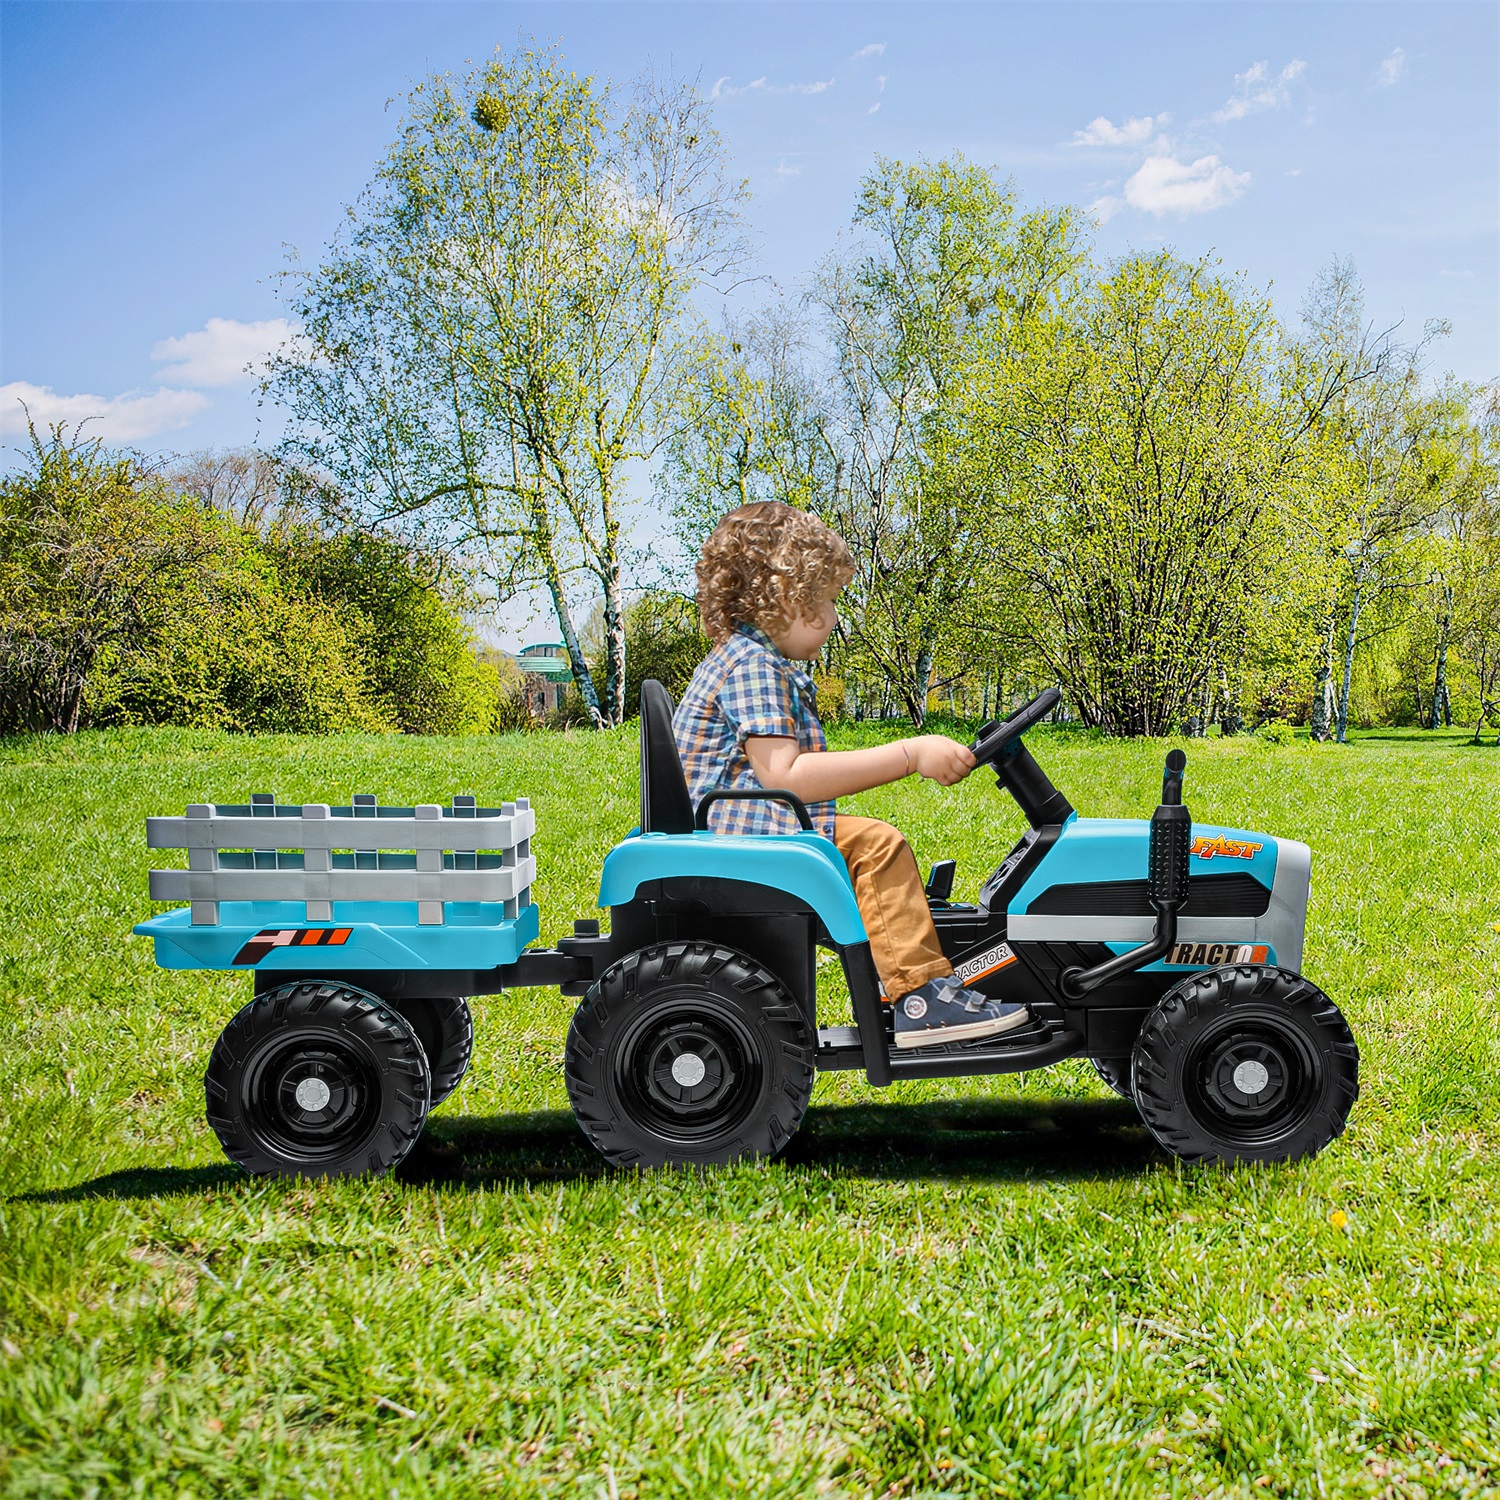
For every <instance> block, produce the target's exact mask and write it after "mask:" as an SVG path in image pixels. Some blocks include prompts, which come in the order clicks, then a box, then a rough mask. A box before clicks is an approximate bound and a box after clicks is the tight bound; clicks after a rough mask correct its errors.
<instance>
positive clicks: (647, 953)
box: [565, 943, 816, 1167]
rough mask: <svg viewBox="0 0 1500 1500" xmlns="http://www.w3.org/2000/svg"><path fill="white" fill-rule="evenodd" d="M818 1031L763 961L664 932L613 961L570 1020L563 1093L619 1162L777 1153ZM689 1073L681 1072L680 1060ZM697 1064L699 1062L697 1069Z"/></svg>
mask: <svg viewBox="0 0 1500 1500" xmlns="http://www.w3.org/2000/svg"><path fill="white" fill-rule="evenodd" d="M815 1046H816V1041H815V1038H814V1037H813V1034H812V1032H811V1030H810V1028H809V1026H808V1023H807V1018H806V1016H805V1015H804V1014H803V1011H802V1007H801V1006H800V1005H798V1004H797V1002H796V1000H795V999H794V998H793V997H792V995H791V994H790V993H789V992H788V990H787V989H786V987H785V986H784V985H783V984H782V983H781V981H780V980H779V979H777V977H776V976H775V975H774V974H773V973H771V971H770V970H769V969H766V968H764V967H763V966H762V965H761V964H759V963H757V962H756V961H755V960H754V959H753V958H749V957H747V956H746V955H745V954H743V953H739V952H736V951H735V950H734V949H733V948H725V947H721V946H719V945H718V944H716V943H663V944H660V945H659V946H656V947H652V948H642V949H640V950H639V951H638V952H635V953H631V954H629V955H627V956H626V957H625V958H623V959H621V960H620V962H619V963H617V964H615V965H614V966H613V967H612V968H610V969H609V970H608V971H607V972H606V973H605V974H604V975H603V977H602V978H600V979H599V980H598V981H597V982H596V983H595V984H594V985H593V986H592V987H591V988H590V990H589V992H588V994H587V995H585V996H584V998H583V1001H582V1003H581V1004H580V1005H579V1007H578V1009H577V1011H576V1012H575V1013H574V1016H573V1024H572V1025H571V1027H569V1029H568V1046H567V1055H566V1069H565V1072H566V1078H567V1085H568V1097H569V1098H570V1099H571V1100H572V1103H573V1112H574V1114H575V1115H576V1116H577V1117H578V1123H579V1125H580V1126H581V1127H582V1128H583V1133H584V1134H585V1135H586V1136H587V1137H588V1138H589V1140H590V1141H592V1142H593V1143H594V1145H595V1146H596V1147H597V1148H598V1149H599V1151H600V1152H601V1153H602V1154H603V1155H604V1156H605V1157H606V1158H607V1159H608V1160H609V1161H610V1162H611V1163H613V1164H614V1165H615V1166H619V1167H687V1166H708V1165H711V1164H722V1163H729V1162H737V1161H744V1160H747V1159H749V1158H753V1157H769V1156H775V1155H776V1154H777V1153H778V1152H779V1151H781V1150H782V1149H783V1148H784V1147H785V1146H786V1144H787V1142H788V1141H790V1140H791V1138H792V1136H793V1135H794V1134H795V1132H796V1130H797V1127H798V1125H800V1124H801V1123H802V1116H803V1114H804V1113H805V1112H806V1110H807V1101H808V1099H809V1097H810V1096H811V1094H812V1086H813V1078H814V1076H815V1073H816V1069H815V1067H814V1064H813V1057H814V1048H815ZM689 1056H690V1057H691V1058H693V1059H696V1061H691V1062H686V1061H684V1062H683V1068H684V1070H685V1072H686V1074H688V1075H691V1074H692V1073H694V1072H698V1077H697V1078H688V1079H686V1080H685V1079H684V1078H682V1077H679V1076H678V1073H677V1071H676V1070H677V1067H678V1063H679V1062H680V1061H683V1060H684V1059H685V1058H688V1057H689ZM700 1069H702V1070H703V1071H701V1072H699V1070H700Z"/></svg>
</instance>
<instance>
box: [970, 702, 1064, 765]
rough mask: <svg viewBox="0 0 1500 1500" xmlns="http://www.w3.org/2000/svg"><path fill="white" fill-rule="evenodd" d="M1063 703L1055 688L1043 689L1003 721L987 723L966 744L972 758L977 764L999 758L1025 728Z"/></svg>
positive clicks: (1031, 725) (1040, 719) (1040, 720)
mask: <svg viewBox="0 0 1500 1500" xmlns="http://www.w3.org/2000/svg"><path fill="white" fill-rule="evenodd" d="M1061 702H1062V694H1061V693H1060V692H1059V691H1058V690H1057V689H1056V688H1055V687H1050V688H1044V689H1043V690H1042V691H1041V692H1040V693H1038V694H1037V695H1036V697H1035V698H1033V699H1032V700H1031V702H1030V703H1028V704H1027V705H1026V707H1025V708H1023V709H1020V710H1019V711H1018V712H1016V713H1014V714H1012V715H1011V717H1010V718H1008V719H1007V720H1006V721H1005V722H1004V723H1003V724H996V723H989V724H986V725H984V727H983V728H982V729H980V731H979V738H978V739H976V740H975V741H974V743H973V744H972V745H970V746H969V750H970V752H971V753H972V754H973V756H974V759H975V760H976V761H978V762H979V764H980V765H985V764H986V763H987V762H990V761H994V760H998V759H999V758H1000V756H1001V755H1002V754H1003V753H1004V751H1005V748H1006V746H1007V745H1009V744H1010V743H1011V742H1012V741H1013V740H1018V739H1020V737H1021V736H1022V735H1023V734H1025V733H1026V731H1027V730H1028V729H1034V728H1035V727H1036V726H1037V725H1038V724H1040V723H1041V722H1042V720H1043V719H1045V718H1046V717H1047V715H1048V714H1050V713H1051V712H1052V710H1053V709H1054V708H1056V707H1057V705H1058V704H1059V703H1061Z"/></svg>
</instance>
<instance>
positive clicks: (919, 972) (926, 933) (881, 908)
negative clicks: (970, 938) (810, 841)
mask: <svg viewBox="0 0 1500 1500" xmlns="http://www.w3.org/2000/svg"><path fill="white" fill-rule="evenodd" d="M833 842H834V843H835V844H836V845H837V846H838V851H839V853H840V854H842V855H843V856H844V863H845V864H846V865H848V866H849V876H850V878H851V879H852V880H853V881H854V899H855V900H856V901H857V902H858V903H859V914H860V916H862V917H863V918H864V919H865V931H866V932H867V933H868V934H869V935H870V956H871V957H872V958H873V959H874V960H875V968H876V971H877V972H878V973H879V975H880V982H881V983H882V984H883V985H884V986H885V992H886V994H887V996H889V998H890V999H892V1000H899V999H900V998H901V997H902V996H903V995H909V994H910V993H911V992H912V991H913V990H914V989H917V988H919V987H920V986H921V985H924V984H926V983H927V981H928V980H929V979H936V978H938V977H939V976H940V975H943V974H951V973H952V972H953V965H952V964H950V963H949V962H948V960H947V959H946V958H944V957H943V950H942V948H941V946H940V945H939V943H938V935H937V929H936V928H935V927H934V926H933V925H932V914H931V913H930V912H929V911H928V909H927V896H926V893H925V892H924V891H923V889H922V876H921V874H920V873H919V872H918V870H917V859H916V856H915V855H914V854H913V853H912V852H911V845H910V844H908V843H907V842H906V839H905V838H904V837H903V836H902V833H901V830H900V829H899V828H892V827H891V825H890V824H889V823H882V822H881V821H880V820H879V819H878V818H847V817H845V816H844V814H843V813H839V814H837V815H836V816H835V818H834V820H833Z"/></svg>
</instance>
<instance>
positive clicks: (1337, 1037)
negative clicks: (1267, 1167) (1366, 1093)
mask: <svg viewBox="0 0 1500 1500" xmlns="http://www.w3.org/2000/svg"><path fill="white" fill-rule="evenodd" d="M1242 1069H1243V1070H1245V1073H1244V1079H1248V1080H1251V1081H1253V1083H1254V1084H1256V1085H1258V1088H1257V1091H1256V1092H1255V1093H1254V1094H1249V1093H1241V1092H1240V1086H1241V1084H1242V1082H1243V1081H1244V1079H1242V1076H1241V1070H1242ZM1131 1084H1132V1087H1133V1089H1134V1093H1135V1102H1136V1106H1137V1108H1138V1109H1139V1110H1140V1112H1141V1116H1142V1118H1143V1119H1144V1120H1145V1122H1146V1125H1147V1128H1148V1129H1149V1130H1150V1131H1151V1134H1152V1135H1154V1136H1155V1137H1156V1139H1157V1140H1158V1141H1159V1142H1160V1143H1161V1144H1162V1145H1163V1146H1165V1147H1166V1149H1167V1150H1168V1151H1170V1152H1172V1153H1173V1154H1174V1155H1175V1156H1179V1157H1181V1158H1182V1159H1183V1160H1184V1161H1188V1162H1202V1163H1210V1162H1226V1163H1231V1162H1275V1161H1299V1160H1301V1159H1302V1158H1303V1157H1308V1156H1314V1155H1316V1154H1317V1153H1318V1152H1319V1151H1321V1150H1322V1149H1323V1147H1324V1146H1326V1145H1327V1144H1328V1143H1329V1141H1331V1140H1332V1139H1333V1138H1334V1137H1335V1136H1336V1135H1339V1134H1340V1133H1341V1132H1342V1131H1343V1128H1344V1125H1345V1123H1346V1121H1347V1120H1348V1118H1349V1111H1350V1109H1351V1108H1352V1107H1353V1104H1354V1101H1355V1100H1356V1099H1357V1098H1358V1097H1359V1048H1358V1047H1357V1046H1356V1045H1355V1041H1354V1036H1353V1033H1352V1032H1350V1030H1349V1026H1348V1023H1347V1022H1346V1021H1345V1020H1344V1017H1343V1015H1342V1014H1341V1013H1340V1011H1339V1008H1338V1006H1336V1005H1335V1004H1334V1003H1333V1001H1332V1000H1330V999H1329V998H1328V996H1327V995H1325V994H1324V993H1323V991H1322V990H1320V989H1319V988H1318V987H1317V985H1315V984H1313V983H1311V982H1310V981H1308V980H1306V979H1303V978H1302V976H1301V975H1299V974H1293V973H1292V972H1291V971H1290V970H1287V969H1278V968H1272V967H1269V966H1267V967H1262V966H1259V965H1254V964H1241V965H1236V966H1234V967H1232V968H1223V969H1208V970H1206V971H1204V972H1203V973H1201V974H1194V975H1192V976H1190V977H1189V978H1187V979H1184V980H1182V981H1180V982H1179V983H1178V984H1175V985H1173V986H1172V988H1171V989H1169V990H1168V991H1167V992H1166V994H1165V995H1163V996H1162V998H1161V1000H1160V1002H1159V1003H1158V1004H1157V1006H1156V1009H1155V1010H1153V1011H1152V1012H1151V1014H1150V1015H1148V1016H1147V1017H1146V1020H1145V1023H1144V1024H1143V1025H1142V1027H1141V1030H1140V1035H1139V1036H1138V1037H1137V1038H1136V1044H1135V1053H1134V1055H1133V1057H1132V1059H1131Z"/></svg>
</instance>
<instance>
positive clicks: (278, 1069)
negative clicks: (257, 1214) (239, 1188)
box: [204, 980, 428, 1177]
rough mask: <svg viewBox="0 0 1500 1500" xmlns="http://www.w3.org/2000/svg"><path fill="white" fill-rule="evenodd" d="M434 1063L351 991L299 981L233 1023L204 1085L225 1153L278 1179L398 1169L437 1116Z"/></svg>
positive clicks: (375, 1004) (371, 999)
mask: <svg viewBox="0 0 1500 1500" xmlns="http://www.w3.org/2000/svg"><path fill="white" fill-rule="evenodd" d="M427 1087H428V1072H427V1058H426V1056H425V1055H424V1054H423V1051H422V1046H421V1043H420V1042H418V1041H417V1038H416V1036H415V1035H414V1034H413V1032H412V1029H411V1027H410V1026H408V1025H407V1024H406V1022H405V1021H404V1020H402V1019H401V1017H400V1016H399V1015H397V1014H396V1012H395V1011H394V1010H392V1009H391V1008H390V1007H389V1006H388V1005H386V1004H385V1003H384V1002H383V1001H381V1000H379V999H377V998H376V997H375V996H374V995H371V994H369V993H367V992H366V991H364V990H360V989H356V988H355V987H354V986H353V985H349V984H339V983H322V982H320V981H317V980H294V981H293V982H292V983H290V984H284V985H282V986H280V987H279V988H278V989H274V990H268V991H267V992H266V993H265V994H263V995H260V996H259V997H257V998H256V999H254V1000H252V1001H251V1002H250V1004H248V1005H247V1006H245V1008H244V1009H243V1010H241V1011H240V1013H239V1014H238V1015H237V1016H236V1017H235V1018H234V1019H233V1020H232V1021H231V1022H230V1023H229V1024H228V1025H227V1026H226V1027H225V1028H224V1030H223V1032H222V1033H221V1034H220V1036H219V1040H218V1043H217V1045H216V1046H215V1047H214V1051H213V1056H212V1058H211V1059H210V1060H209V1064H208V1073H207V1076H206V1077H205V1078H204V1093H205V1096H206V1098H207V1103H208V1123H209V1124H210V1125H211V1126H212V1127H213V1129H214V1133H215V1134H216V1135H217V1136H218V1137H219V1142H220V1144H221V1145H222V1146H223V1147H224V1153H225V1155H226V1156H228V1157H229V1159H230V1160H231V1161H236V1162H238V1163H239V1164H240V1165H241V1166H242V1167H244V1168H245V1169H246V1171H249V1172H254V1173H257V1174H263V1175H267V1176H273V1177H351V1176H357V1175H359V1174H360V1173H365V1172H368V1173H372V1174H378V1173H381V1172H387V1171H389V1170H390V1169H391V1168H392V1167H393V1166H395V1165H396V1163H397V1162H399V1161H400V1160H401V1158H402V1157H403V1156H405V1155H406V1153H407V1152H408V1151H410V1150H411V1148H412V1146H413V1145H414V1144H415V1142H416V1139H417V1136H418V1135H419V1134H420V1133H421V1130H422V1122H423V1121H424V1120H425V1119H426V1117H427Z"/></svg>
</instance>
